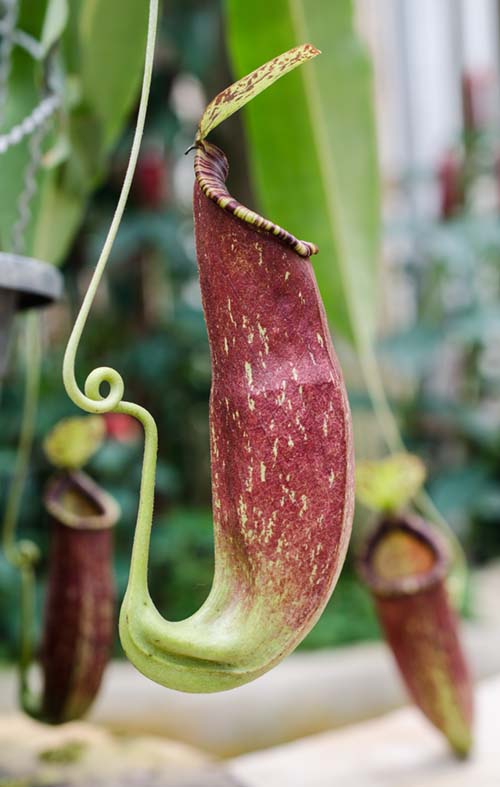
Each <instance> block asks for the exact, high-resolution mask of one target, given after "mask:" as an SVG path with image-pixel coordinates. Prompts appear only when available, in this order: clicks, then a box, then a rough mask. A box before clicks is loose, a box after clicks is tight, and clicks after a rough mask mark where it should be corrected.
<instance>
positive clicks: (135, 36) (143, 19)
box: [80, 0, 149, 147]
mask: <svg viewBox="0 0 500 787" xmlns="http://www.w3.org/2000/svg"><path fill="white" fill-rule="evenodd" d="M148 5H149V4H148V3H146V2H137V0H87V2H86V3H85V4H84V6H83V8H82V12H81V17H80V48H81V77H82V90H83V99H84V101H85V102H86V103H87V104H88V105H89V107H90V108H91V109H92V110H93V111H94V112H95V114H96V115H97V117H98V118H99V120H100V121H101V123H102V125H103V129H104V139H105V143H106V147H109V146H110V145H111V144H112V143H113V141H114V140H115V138H116V135H117V133H118V131H119V129H120V128H121V125H122V123H123V120H124V118H125V116H126V115H127V113H128V112H129V111H130V109H131V108H132V104H133V102H134V99H135V97H136V94H137V87H138V85H139V81H140V78H141V74H142V69H143V65H144V46H145V41H146V30H147V21H148Z"/></svg>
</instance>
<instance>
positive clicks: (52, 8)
mask: <svg viewBox="0 0 500 787" xmlns="http://www.w3.org/2000/svg"><path fill="white" fill-rule="evenodd" d="M68 16H69V8H68V0H49V4H48V6H47V11H46V13H45V19H44V21H43V28H42V40H41V42H40V43H41V45H42V49H43V51H44V53H46V52H48V51H49V49H50V48H51V46H52V45H53V44H55V43H56V41H58V40H59V38H60V37H61V35H62V33H63V31H64V28H65V27H66V24H67V21H68Z"/></svg>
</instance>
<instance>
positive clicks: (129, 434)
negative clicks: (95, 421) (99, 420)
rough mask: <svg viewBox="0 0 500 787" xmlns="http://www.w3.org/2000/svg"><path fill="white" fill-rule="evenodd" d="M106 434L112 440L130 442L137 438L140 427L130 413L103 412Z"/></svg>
mask: <svg viewBox="0 0 500 787" xmlns="http://www.w3.org/2000/svg"><path fill="white" fill-rule="evenodd" d="M103 417H104V420H105V421H106V434H107V436H108V437H109V438H111V439H112V440H118V442H120V443H131V442H134V441H135V440H138V439H139V437H140V434H141V427H140V426H139V424H138V423H137V421H136V420H135V418H132V416H130V415H125V414H124V413H105V415H104V416H103Z"/></svg>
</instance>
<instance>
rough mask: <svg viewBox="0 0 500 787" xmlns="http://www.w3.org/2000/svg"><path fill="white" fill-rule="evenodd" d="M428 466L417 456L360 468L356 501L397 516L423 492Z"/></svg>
mask: <svg viewBox="0 0 500 787" xmlns="http://www.w3.org/2000/svg"><path fill="white" fill-rule="evenodd" d="M425 475H426V472H425V465H424V463H423V462H422V461H421V460H420V459H419V458H418V456H415V455H414V454H393V455H392V456H389V457H387V459H380V460H379V461H372V462H369V461H365V462H360V463H359V464H358V466H357V468H356V497H357V498H358V500H360V501H361V502H362V503H363V505H365V506H367V507H368V508H371V509H373V510H374V511H377V512H380V513H397V512H398V511H400V510H401V509H403V508H405V506H407V505H408V503H410V502H411V501H412V500H413V499H414V498H415V496H416V495H417V494H418V493H419V492H420V490H421V489H422V485H423V483H424V481H425Z"/></svg>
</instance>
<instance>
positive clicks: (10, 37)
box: [0, 0, 19, 126]
mask: <svg viewBox="0 0 500 787" xmlns="http://www.w3.org/2000/svg"><path fill="white" fill-rule="evenodd" d="M3 7H4V9H5V13H4V17H3V19H2V42H1V44H0V126H1V125H2V123H3V120H4V112H5V105H6V103H7V98H8V94H9V75H10V67H11V63H12V49H13V47H14V33H15V30H16V26H17V19H18V16H19V3H18V0H3Z"/></svg>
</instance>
